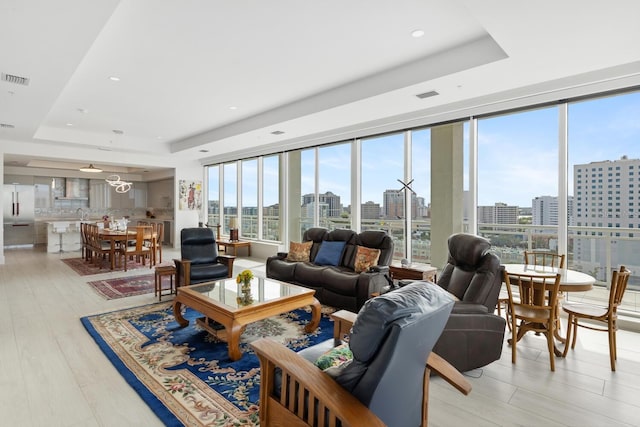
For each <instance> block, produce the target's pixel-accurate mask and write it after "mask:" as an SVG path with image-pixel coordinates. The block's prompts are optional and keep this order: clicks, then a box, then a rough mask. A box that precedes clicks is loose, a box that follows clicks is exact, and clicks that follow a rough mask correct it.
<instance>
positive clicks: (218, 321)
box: [173, 278, 321, 360]
mask: <svg viewBox="0 0 640 427" xmlns="http://www.w3.org/2000/svg"><path fill="white" fill-rule="evenodd" d="M239 288H240V285H238V284H237V283H236V281H235V279H225V280H220V281H215V282H207V283H200V284H197V285H191V286H184V287H180V288H178V289H177V292H178V295H177V296H176V298H175V299H174V302H173V314H174V316H175V318H176V321H177V322H178V324H180V326H182V327H184V326H187V325H188V324H189V321H188V320H186V319H185V318H184V317H183V316H182V310H181V308H182V306H183V305H185V306H187V307H191V308H192V309H194V310H196V311H198V312H200V313H202V314H203V315H204V318H202V319H198V320H197V322H198V324H199V325H200V326H202V327H203V328H204V329H205V330H207V331H208V332H209V333H211V334H213V335H215V336H217V337H218V338H220V339H222V340H224V341H226V342H227V345H228V347H229V358H230V359H231V360H238V359H240V358H241V357H242V352H241V351H240V335H242V332H243V331H244V329H245V328H246V326H247V325H248V324H249V323H252V322H256V321H258V320H262V319H267V318H269V317H271V316H275V315H277V314H281V313H286V312H289V311H291V310H295V309H296V308H302V307H305V306H307V305H310V306H311V311H312V315H311V322H309V323H308V324H307V325H306V326H305V331H306V332H312V331H313V330H315V329H316V328H317V327H318V325H319V324H320V309H321V305H320V303H319V302H318V300H317V299H315V297H314V294H315V291H314V290H313V289H309V288H304V287H302V286H296V285H291V284H289V283H284V282H280V281H278V280H273V279H262V278H254V279H253V281H252V283H251V297H252V301H247V300H246V298H245V299H243V298H242V296H243V294H242V293H241V292H240V289H239Z"/></svg>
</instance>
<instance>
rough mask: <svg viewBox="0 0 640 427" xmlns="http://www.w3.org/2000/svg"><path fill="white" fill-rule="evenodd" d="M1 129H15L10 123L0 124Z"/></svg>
mask: <svg viewBox="0 0 640 427" xmlns="http://www.w3.org/2000/svg"><path fill="white" fill-rule="evenodd" d="M0 128H2V129H14V128H15V126H14V125H10V124H9V123H0Z"/></svg>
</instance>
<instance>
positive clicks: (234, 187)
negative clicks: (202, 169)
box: [223, 162, 238, 234]
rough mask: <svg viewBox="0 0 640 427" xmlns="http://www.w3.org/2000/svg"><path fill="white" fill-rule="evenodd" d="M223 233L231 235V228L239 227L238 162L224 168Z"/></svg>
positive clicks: (227, 164) (225, 165)
mask: <svg viewBox="0 0 640 427" xmlns="http://www.w3.org/2000/svg"><path fill="white" fill-rule="evenodd" d="M223 173H224V178H223V192H224V211H223V215H224V218H223V227H224V228H223V232H224V233H225V234H229V229H230V228H231V227H230V226H236V227H237V219H238V164H237V163H236V162H232V163H225V164H224V166H223Z"/></svg>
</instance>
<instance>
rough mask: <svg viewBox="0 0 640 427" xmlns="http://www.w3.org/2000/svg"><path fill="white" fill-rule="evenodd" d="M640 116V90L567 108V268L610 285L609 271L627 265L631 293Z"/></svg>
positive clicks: (637, 267)
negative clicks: (568, 224)
mask: <svg viewBox="0 0 640 427" xmlns="http://www.w3.org/2000/svg"><path fill="white" fill-rule="evenodd" d="M639 116H640V92H633V93H629V94H625V95H618V96H613V97H606V98H599V99H593V100H589V101H583V102H576V103H572V104H569V106H568V117H569V119H568V127H569V132H568V133H569V171H568V173H569V180H568V186H569V188H568V192H569V195H570V196H571V198H570V199H569V203H570V204H569V214H570V225H571V226H572V227H570V231H569V239H568V246H569V259H568V266H569V267H570V268H573V269H576V270H580V271H583V272H585V273H588V274H591V275H593V276H594V277H596V278H597V279H598V280H599V281H600V282H601V283H602V284H608V283H609V282H610V281H611V275H610V272H611V271H612V270H614V269H617V268H619V266H620V265H624V266H626V267H627V268H628V269H629V270H631V271H632V272H633V273H632V277H631V278H630V279H629V283H628V289H635V290H638V289H640V280H638V272H639V271H640V260H639V258H638V256H637V254H638V252H640V243H639V242H638V239H637V237H635V236H637V235H638V234H637V228H638V227H640V217H639V215H638V214H639V212H638V207H637V206H636V205H634V202H635V200H637V197H638V190H639V189H638V187H637V185H638V172H640V159H639V156H638V155H637V153H638V149H637V148H636V147H637V146H638V145H637V144H638V141H640V127H638V117H639ZM627 294H628V295H629V293H627ZM625 297H626V296H625ZM623 305H625V304H624V303H623ZM627 307H628V306H627Z"/></svg>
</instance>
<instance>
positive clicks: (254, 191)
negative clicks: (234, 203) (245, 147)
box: [240, 159, 258, 239]
mask: <svg viewBox="0 0 640 427" xmlns="http://www.w3.org/2000/svg"><path fill="white" fill-rule="evenodd" d="M241 164H242V212H241V217H240V223H241V224H242V230H241V232H240V235H241V236H243V237H248V238H251V239H257V238H258V159H248V160H243V161H242V163H241Z"/></svg>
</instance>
